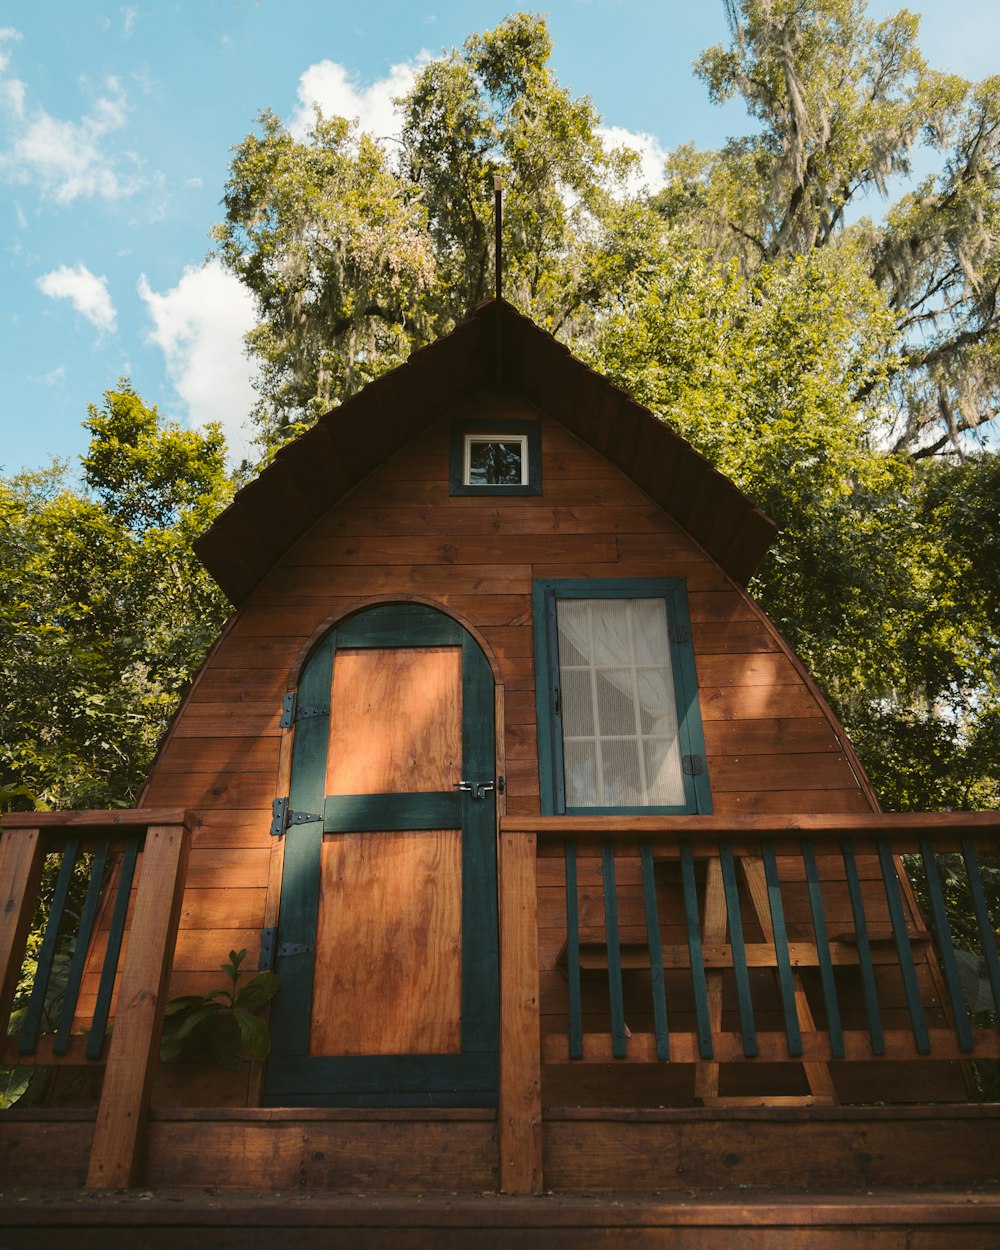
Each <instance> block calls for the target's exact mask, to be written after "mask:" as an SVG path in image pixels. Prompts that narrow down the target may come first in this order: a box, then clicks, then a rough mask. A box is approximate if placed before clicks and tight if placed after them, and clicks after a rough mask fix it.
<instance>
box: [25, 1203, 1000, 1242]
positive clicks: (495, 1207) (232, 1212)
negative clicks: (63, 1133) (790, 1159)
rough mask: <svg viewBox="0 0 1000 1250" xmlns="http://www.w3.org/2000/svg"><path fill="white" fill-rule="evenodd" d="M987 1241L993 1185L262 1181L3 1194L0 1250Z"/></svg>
mask: <svg viewBox="0 0 1000 1250" xmlns="http://www.w3.org/2000/svg"><path fill="white" fill-rule="evenodd" d="M140 1230H141V1239H142V1240H141V1244H142V1246H143V1250H167V1247H170V1248H171V1250H175V1247H176V1246H177V1244H178V1239H179V1238H183V1244H184V1247H185V1250H209V1248H211V1250H228V1248H229V1247H234V1248H235V1247H236V1246H239V1247H241V1250H256V1248H257V1247H260V1248H261V1250H264V1248H265V1247H266V1248H267V1250H275V1247H292V1246H294V1247H296V1248H299V1247H301V1248H302V1250H312V1248H313V1247H316V1250H319V1247H321V1246H322V1247H324V1250H327V1248H329V1247H341V1246H343V1247H345V1248H346V1247H350V1248H351V1250H383V1248H388V1247H393V1246H399V1247H403V1246H405V1247H407V1250H414V1248H416V1247H423V1246H426V1247H428V1248H430V1247H434V1250H459V1248H462V1250H465V1248H466V1247H468V1246H469V1245H472V1244H474V1245H475V1246H476V1247H477V1250H494V1248H499V1247H502V1246H509V1245H516V1246H517V1247H518V1250H535V1248H536V1247H537V1248H538V1250H541V1248H542V1247H545V1250H552V1248H553V1247H554V1248H555V1250H563V1248H565V1250H570V1248H572V1250H589V1248H590V1247H597V1246H601V1247H607V1246H608V1245H616V1244H628V1245H629V1246H630V1247H638V1248H640V1250H644V1248H645V1247H650V1248H652V1247H666V1246H669V1247H670V1248H671V1250H732V1248H733V1247H734V1246H739V1247H740V1250H758V1248H759V1250H765V1248H766V1250H939V1248H941V1247H947V1250H996V1246H997V1245H998V1244H1000V1196H998V1195H997V1194H996V1193H995V1192H973V1191H961V1192H959V1191H935V1192H928V1191H926V1190H885V1191H858V1192H853V1193H837V1194H829V1193H827V1194H822V1195H815V1196H810V1195H808V1194H802V1193H795V1194H790V1193H789V1194H773V1193H772V1194H768V1195H766V1196H761V1197H755V1196H754V1195H752V1194H749V1193H748V1194H744V1195H740V1196H738V1197H736V1196H724V1197H723V1196H719V1195H717V1194H698V1193H695V1192H692V1191H688V1190H680V1191H677V1192H672V1193H660V1194H650V1195H635V1194H631V1195H627V1196H626V1195H622V1196H620V1197H618V1196H615V1195H606V1196H602V1197H600V1198H598V1197H593V1196H588V1197H584V1196H572V1195H559V1196H547V1197H539V1198H513V1197H502V1196H499V1197H498V1196H496V1195H480V1196H474V1197H470V1196H461V1197H458V1196H455V1197H450V1198H449V1197H443V1196H441V1195H427V1196H425V1195H418V1194H408V1195H400V1194H369V1195H352V1196H345V1195H334V1194H324V1193H315V1192H309V1193H300V1192H295V1193H262V1192H261V1191H259V1190H211V1191H208V1192H205V1191H203V1190H182V1189H177V1190H128V1191H123V1192H119V1193H116V1194H107V1193H98V1192H97V1191H94V1190H83V1191H80V1190H77V1191H69V1190H63V1191H54V1190H23V1191H9V1190H8V1191H6V1192H3V1193H2V1195H0V1250H15V1248H16V1250H42V1248H43V1247H45V1248H48V1247H51V1246H53V1245H58V1244H61V1242H60V1241H57V1240H56V1238H61V1237H65V1236H70V1235H71V1236H72V1243H71V1244H72V1245H73V1247H74V1250H117V1248H118V1247H122V1248H124V1247H126V1246H127V1247H129V1248H130V1250H131V1248H133V1247H134V1246H135V1244H136V1237H137V1234H139V1233H140Z"/></svg>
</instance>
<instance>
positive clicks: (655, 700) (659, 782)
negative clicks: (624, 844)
mask: <svg viewBox="0 0 1000 1250" xmlns="http://www.w3.org/2000/svg"><path fill="white" fill-rule="evenodd" d="M556 612H557V620H558V626H559V673H560V685H561V689H562V723H563V757H564V767H565V781H566V805H567V806H568V807H619V806H636V807H645V806H675V805H678V806H679V805H682V804H683V803H684V801H685V795H684V779H683V774H682V771H681V759H680V746H679V743H678V739H677V703H676V698H675V694H674V680H673V669H672V667H671V660H670V642H669V637H668V634H667V614H666V604H665V603H664V602H663V600H662V599H560V600H558V601H557V604H556Z"/></svg>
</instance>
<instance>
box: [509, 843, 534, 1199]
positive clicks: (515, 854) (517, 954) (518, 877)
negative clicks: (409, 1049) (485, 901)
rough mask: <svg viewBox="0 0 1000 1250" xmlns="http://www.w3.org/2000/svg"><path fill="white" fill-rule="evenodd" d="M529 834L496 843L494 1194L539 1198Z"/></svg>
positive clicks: (532, 861) (532, 847)
mask: <svg viewBox="0 0 1000 1250" xmlns="http://www.w3.org/2000/svg"><path fill="white" fill-rule="evenodd" d="M536 841H537V839H536V837H535V835H534V834H533V833H501V836H500V865H499V867H500V873H499V875H500V1124H499V1151H500V1189H501V1190H502V1192H504V1193H509V1194H538V1193H541V1192H542V1082H541V1037H540V1022H539V1008H538V888H537V887H538V871H537V866H536V862H535V855H536Z"/></svg>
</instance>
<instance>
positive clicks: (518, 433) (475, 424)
mask: <svg viewBox="0 0 1000 1250" xmlns="http://www.w3.org/2000/svg"><path fill="white" fill-rule="evenodd" d="M451 493H452V494H453V495H540V494H541V493H542V488H541V440H540V438H539V432H538V423H537V422H535V421H456V422H454V423H453V424H452V430H451Z"/></svg>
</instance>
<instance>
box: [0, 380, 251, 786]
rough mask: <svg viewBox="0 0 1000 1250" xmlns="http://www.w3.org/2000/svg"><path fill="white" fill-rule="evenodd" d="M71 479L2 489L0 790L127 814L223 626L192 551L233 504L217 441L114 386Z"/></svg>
mask: <svg viewBox="0 0 1000 1250" xmlns="http://www.w3.org/2000/svg"><path fill="white" fill-rule="evenodd" d="M86 424H87V426H88V428H89V429H90V431H91V442H90V448H89V451H88V453H87V456H86V457H84V460H83V468H84V474H85V479H86V482H87V485H88V486H89V487H90V491H89V492H85V491H82V490H80V489H79V488H78V487H77V486H76V485H75V483H74V482H73V479H72V477H71V475H70V473H69V471H68V469H67V467H66V466H65V465H59V464H57V465H54V466H52V468H50V469H48V470H44V471H42V472H38V473H24V474H19V475H17V476H15V477H12V478H8V479H3V480H0V562H2V564H3V567H4V571H5V578H4V582H3V591H2V595H0V690H2V694H0V785H3V786H4V787H7V788H9V789H10V791H11V794H10V801H11V802H12V803H17V804H18V805H22V806H23V805H28V806H30V802H31V799H32V798H34V799H37V800H39V801H43V802H45V803H47V804H49V805H51V806H58V807H106V806H115V805H118V804H123V805H128V804H130V803H132V802H133V801H134V799H135V796H136V793H137V790H138V787H139V785H140V783H141V781H142V778H143V775H144V773H145V770H146V767H147V766H148V764H149V761H150V759H151V758H152V754H153V751H154V750H155V747H156V744H157V741H158V739H159V737H160V735H161V733H162V731H163V729H164V727H165V725H166V721H167V719H168V717H169V715H170V713H171V712H172V711H173V709H174V707H175V706H176V704H177V700H178V698H179V696H180V693H181V692H182V690H183V689H184V687H185V686H186V684H187V683H188V682H189V681H190V678H191V676H192V674H193V672H194V670H195V668H196V667H197V665H198V663H199V662H200V660H201V657H202V655H203V654H204V652H205V650H206V649H207V647H208V646H209V645H210V644H211V642H212V641H213V639H214V637H215V635H216V633H217V631H218V627H219V624H220V623H221V620H222V618H223V617H224V615H225V613H226V604H225V601H224V599H223V597H222V595H221V594H220V592H219V590H218V588H217V587H216V586H215V585H214V583H212V581H211V579H210V578H209V577H208V575H207V574H206V573H205V571H204V570H203V569H202V568H201V566H200V565H199V564H198V562H197V560H196V559H195V557H194V554H193V552H192V551H191V539H192V538H193V537H194V535H196V534H197V533H199V532H200V531H201V530H202V529H204V528H205V526H206V525H207V524H208V523H209V521H210V520H211V518H212V517H213V516H214V515H215V513H216V512H217V511H218V510H219V508H220V507H222V506H223V504H224V503H225V502H226V501H227V499H228V496H229V493H230V489H231V488H230V485H229V479H228V475H227V472H226V468H225V462H224V456H225V446H224V441H223V439H222V435H221V434H220V432H219V431H218V430H217V429H212V428H209V430H208V431H207V432H206V433H198V432H191V431H182V430H180V429H178V428H177V427H176V426H175V425H172V424H170V423H166V422H163V421H161V420H160V418H159V417H158V415H157V413H156V409H155V408H153V409H149V408H146V407H145V406H144V405H143V404H142V401H141V400H140V399H139V397H138V396H137V395H136V393H135V392H134V390H133V389H132V387H131V386H130V384H129V383H128V382H127V381H125V380H123V381H122V382H121V383H120V384H119V388H118V389H117V390H115V391H108V392H106V393H105V396H104V403H103V405H102V407H101V408H99V409H98V408H95V407H91V409H90V417H89V420H88V421H87V423H86Z"/></svg>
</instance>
